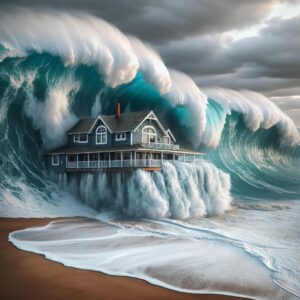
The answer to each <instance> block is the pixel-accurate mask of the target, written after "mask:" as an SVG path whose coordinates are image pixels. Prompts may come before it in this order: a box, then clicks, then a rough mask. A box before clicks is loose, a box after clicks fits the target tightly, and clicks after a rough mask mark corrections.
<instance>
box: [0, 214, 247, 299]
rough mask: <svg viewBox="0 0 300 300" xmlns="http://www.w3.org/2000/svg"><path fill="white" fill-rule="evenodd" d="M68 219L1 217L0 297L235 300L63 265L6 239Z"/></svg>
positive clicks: (230, 297)
mask: <svg viewBox="0 0 300 300" xmlns="http://www.w3.org/2000/svg"><path fill="white" fill-rule="evenodd" d="M57 219H67V218H44V219H41V218H38V219H35V218H29V219H26V218H24V219H23V218H16V219H14V218H0V249H1V255H0V270H1V271H0V298H1V299H40V298H41V297H42V298H43V299H65V298H66V297H72V298H73V299H75V300H76V299H112V300H114V299H124V300H126V299H128V300H129V299H145V300H147V299H149V300H150V299H151V300H152V299H172V300H173V299H174V300H176V299H178V300H180V299H182V300H183V299H208V300H222V299H224V300H225V299H227V300H230V299H232V300H237V299H246V298H242V297H235V296H227V295H222V294H189V293H183V292H177V291H173V290H169V289H166V288H162V287H159V286H155V285H151V284H149V283H147V282H146V281H143V280H140V279H136V278H131V277H122V276H112V275H106V274H104V273H100V272H95V271H87V270H81V269H76V268H71V267H65V266H63V265H62V264H60V263H57V262H54V261H51V260H47V259H46V258H44V256H42V255H39V254H34V253H31V252H26V251H23V250H19V249H17V248H16V247H15V246H14V245H13V244H12V243H10V242H9V241H8V235H9V233H10V232H12V231H16V230H21V229H25V228H26V227H37V226H42V225H46V224H48V223H49V222H51V221H53V220H57Z"/></svg>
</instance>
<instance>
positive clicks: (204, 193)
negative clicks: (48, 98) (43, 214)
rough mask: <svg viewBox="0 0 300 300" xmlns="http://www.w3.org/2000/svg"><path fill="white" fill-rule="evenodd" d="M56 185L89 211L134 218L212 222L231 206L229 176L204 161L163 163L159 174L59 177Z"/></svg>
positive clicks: (139, 173) (143, 172)
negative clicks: (204, 218) (79, 201)
mask: <svg viewBox="0 0 300 300" xmlns="http://www.w3.org/2000/svg"><path fill="white" fill-rule="evenodd" d="M59 182H60V185H61V186H62V187H63V188H64V189H66V190H69V191H71V192H72V193H73V194H76V195H78V196H79V197H80V198H81V199H82V200H83V202H84V203H86V204H88V205H89V206H90V207H93V208H95V209H97V210H99V211H103V210H104V209H108V210H114V211H118V212H119V213H120V214H121V215H125V216H131V217H134V218H151V219H162V218H173V219H180V220H184V219H188V218H197V217H204V216H213V215H218V214H222V213H224V212H225V211H227V210H228V209H230V204H231V196H230V178H229V176H228V175H227V174H225V173H224V172H222V171H220V170H218V169H217V168H216V167H215V166H214V165H212V164H211V163H208V162H205V161H202V162H198V163H195V164H189V163H181V162H174V163H170V162H165V163H164V164H163V170H162V172H145V171H141V170H138V171H136V172H132V173H129V174H127V173H119V174H113V175H112V174H110V173H99V174H96V175H95V174H80V175H78V174H70V175H68V176H67V175H63V176H60V177H59ZM112 199H114V200H113V201H112Z"/></svg>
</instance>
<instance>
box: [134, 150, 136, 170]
mask: <svg viewBox="0 0 300 300" xmlns="http://www.w3.org/2000/svg"><path fill="white" fill-rule="evenodd" d="M134 166H135V167H136V151H134Z"/></svg>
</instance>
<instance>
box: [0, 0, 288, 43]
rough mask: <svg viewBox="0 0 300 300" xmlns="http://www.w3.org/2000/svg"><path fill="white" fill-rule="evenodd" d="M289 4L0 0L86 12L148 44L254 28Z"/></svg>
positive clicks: (234, 0) (194, 0)
mask: <svg viewBox="0 0 300 300" xmlns="http://www.w3.org/2000/svg"><path fill="white" fill-rule="evenodd" d="M279 1H281V2H287V1H293V0H286V1H284V0H264V1H261V0H242V1H240V0H222V1H219V0H184V1H182V0H148V1H141V0H130V1H124V0H86V1H82V0H81V1H79V0H26V1H25V0H12V1H11V0H9V1H8V0H2V1H1V2H7V3H9V4H12V3H15V4H20V5H26V6H30V5H39V6H43V5H44V6H48V7H52V8H65V9H77V10H80V11H87V12H90V13H92V14H94V15H97V16H100V17H102V18H104V19H105V20H107V21H109V22H112V23H113V24H115V25H116V26H117V27H119V28H120V29H121V30H122V31H124V32H127V33H130V34H134V35H136V36H138V37H139V38H141V39H143V40H147V41H149V42H152V43H161V42H165V41H168V40H174V39H181V38H184V37H186V36H192V35H196V34H203V33H219V32H223V31H226V30H231V29H241V28H244V27H246V26H249V25H253V24H257V23H258V22H260V21H261V19H262V18H263V17H264V16H266V15H267V14H268V13H269V12H270V9H271V7H272V4H274V3H277V2H279Z"/></svg>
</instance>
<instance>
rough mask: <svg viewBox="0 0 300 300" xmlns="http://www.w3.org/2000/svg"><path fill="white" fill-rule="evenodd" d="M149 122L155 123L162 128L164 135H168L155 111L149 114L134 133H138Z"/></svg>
mask: <svg viewBox="0 0 300 300" xmlns="http://www.w3.org/2000/svg"><path fill="white" fill-rule="evenodd" d="M147 120H150V121H151V122H154V123H155V124H156V125H157V126H158V127H159V128H160V130H161V132H162V134H163V135H168V134H167V132H166V130H165V128H164V127H163V125H162V124H161V123H160V121H159V119H158V118H157V117H156V115H155V113H154V112H153V111H151V112H150V113H148V114H147V116H146V117H145V118H144V120H143V121H142V122H141V123H140V124H139V125H138V126H137V127H136V128H135V129H134V131H136V130H137V129H138V128H139V127H140V126H143V125H144V124H145V123H146V121H147Z"/></svg>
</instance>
